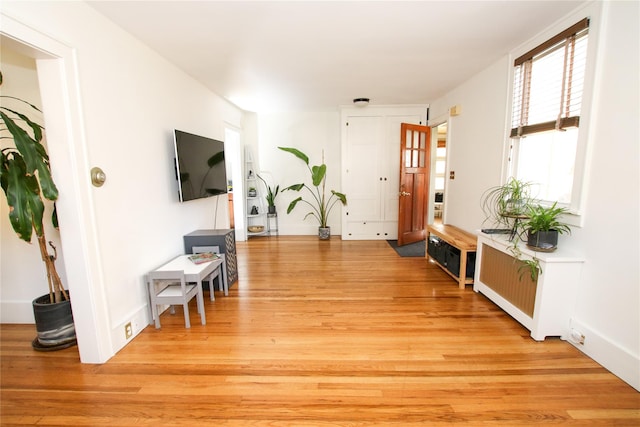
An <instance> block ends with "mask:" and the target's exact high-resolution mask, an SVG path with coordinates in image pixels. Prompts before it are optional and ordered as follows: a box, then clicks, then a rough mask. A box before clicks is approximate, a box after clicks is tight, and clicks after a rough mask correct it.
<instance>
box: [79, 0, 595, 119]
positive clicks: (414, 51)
mask: <svg viewBox="0 0 640 427" xmlns="http://www.w3.org/2000/svg"><path fill="white" fill-rule="evenodd" d="M89 3H90V5H91V6H92V7H93V8H95V9H96V10H97V11H99V12H100V13H102V14H103V15H105V16H106V17H108V18H109V19H111V20H112V21H114V22H115V23H116V24H118V25H119V26H121V27H122V28H124V29H125V30H126V31H128V32H129V33H131V34H133V35H134V36H136V37H137V38H139V39H140V40H142V41H143V42H144V43H145V44H147V45H148V46H150V47H151V48H152V49H154V50H155V51H157V52H158V53H159V54H160V55H162V56H163V57H165V58H166V59H168V60H169V61H170V62H172V63H174V64H175V65H177V66H178V67H179V68H181V69H183V70H184V71H185V72H186V73H188V74H190V75H191V76H193V77H194V78H195V79H197V80H198V81H200V82H202V83H203V84H204V85H205V86H207V87H209V88H210V89H211V90H212V91H214V92H216V93H217V94H219V95H221V96H223V97H225V98H227V99H229V100H230V101H231V102H233V103H234V104H236V105H238V106H239V107H241V108H243V109H245V110H249V111H259V112H266V111H274V110H303V111H304V110H335V109H337V107H338V106H339V105H347V104H351V102H352V99H353V98H358V97H367V98H371V105H374V104H381V105H382V104H385V105H386V104H423V103H429V102H432V101H433V100H435V99H437V98H438V97H440V96H442V95H443V94H445V93H447V92H448V91H450V90H451V89H453V88H454V87H456V86H457V85H459V84H460V83H462V82H464V81H465V80H467V79H469V78H470V77H471V76H473V75H474V74H476V73H478V72H479V71H481V70H482V69H484V68H485V67H487V66H488V65H490V64H492V63H493V62H495V61H496V60H497V59H498V58H500V57H502V56H504V55H505V54H507V53H508V52H509V51H510V50H511V49H513V48H514V47H516V46H518V45H520V44H521V43H522V42H524V41H526V40H528V39H529V38H531V37H533V36H534V35H536V34H537V33H539V32H540V31H541V30H543V29H544V28H546V27H547V26H549V25H550V24H552V23H554V22H555V21H557V20H558V19H559V18H561V17H563V16H564V15H566V14H567V13H568V12H570V11H572V10H573V9H575V8H576V7H579V6H580V5H581V4H583V3H584V1H542V0H536V1H513V0H512V1H408V2H404V1H315V2H311V1H285V2H276V1H254V2H248V1H154V0H147V1H90V2H89Z"/></svg>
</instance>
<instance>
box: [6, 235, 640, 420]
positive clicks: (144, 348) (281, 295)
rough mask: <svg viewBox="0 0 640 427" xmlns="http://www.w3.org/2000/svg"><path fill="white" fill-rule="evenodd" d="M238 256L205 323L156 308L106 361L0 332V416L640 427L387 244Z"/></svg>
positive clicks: (274, 242) (266, 241) (619, 393)
mask: <svg viewBox="0 0 640 427" xmlns="http://www.w3.org/2000/svg"><path fill="white" fill-rule="evenodd" d="M238 259H239V272H240V279H239V282H238V283H236V284H234V285H233V287H232V288H231V289H230V293H229V296H228V297H224V296H223V295H222V294H219V293H217V295H216V301H215V302H210V301H209V300H208V298H207V297H206V296H205V305H206V315H207V325H206V326H202V325H201V324H200V321H199V318H198V317H197V313H196V309H195V304H192V307H191V310H190V312H191V316H192V317H191V322H192V327H191V329H185V328H184V319H183V315H182V311H181V309H180V308H177V309H176V313H175V315H171V314H169V313H168V312H166V313H165V314H163V315H162V329H159V330H156V329H155V328H154V327H153V326H149V327H147V328H146V329H145V330H144V331H143V332H142V333H141V334H140V335H138V336H137V337H136V338H135V339H134V340H133V341H132V342H131V343H130V344H129V345H127V346H126V347H125V348H124V349H122V350H121V351H120V352H119V353H118V354H117V355H116V356H114V357H113V358H112V359H111V360H110V361H109V362H108V363H105V364H103V365H83V364H80V363H79V358H78V351H77V348H70V349H67V350H63V351H59V352H55V353H39V352H35V351H33V350H32V349H31V347H30V341H31V339H32V338H33V336H34V334H35V332H34V330H35V329H34V327H33V326H32V325H2V327H1V329H0V332H1V333H2V337H1V347H0V356H1V363H2V366H1V375H2V377H1V379H0V381H1V399H2V402H1V407H0V409H1V413H0V420H1V424H2V425H69V426H71V425H73V426H129V425H162V426H168V425H171V426H197V425H215V426H359V425H420V426H424V425H427V426H428V425H496V424H499V425H505V426H519V425H533V424H536V425H538V424H552V425H590V426H591V425H603V426H605V425H606V426H609V425H628V426H637V425H639V424H640V409H639V408H640V393H638V392H637V391H635V390H634V389H633V388H632V387H630V386H629V385H627V384H625V383H624V382H623V381H621V380H620V379H618V378H616V377H615V376H614V375H612V374H611V373H609V372H608V371H607V370H605V369H603V368H602V367H601V366H599V365H598V364H597V363H595V362H594V361H592V360H591V359H589V358H588V357H586V356H585V355H583V354H582V353H581V352H580V351H578V350H577V349H575V348H574V347H572V346H571V345H569V344H567V343H565V342H563V341H561V340H560V339H558V338H548V339H547V340H545V341H544V342H536V341H534V340H532V339H531V338H530V337H529V334H528V331H527V330H525V329H524V328H523V327H522V326H520V324H518V323H517V322H516V321H515V320H513V319H512V318H511V317H509V316H508V315H507V314H505V313H504V312H503V311H501V310H500V309H499V308H498V307H497V306H495V305H494V304H493V303H491V302H490V301H489V300H487V299H486V298H485V297H483V296H482V295H480V294H476V293H474V292H473V290H472V289H471V287H470V286H467V288H466V289H464V290H460V289H458V287H457V285H456V283H455V282H454V281H453V280H452V279H451V278H450V277H449V276H447V275H446V274H444V273H443V272H442V271H441V270H440V269H439V268H437V267H436V266H434V265H430V264H428V263H427V262H426V261H425V260H424V259H423V258H400V257H398V256H397V255H396V253H395V252H394V251H393V250H392V249H391V248H390V247H389V246H388V245H387V243H386V242H384V241H380V242H377V241H366V242H362V241H361V242H347V241H341V240H340V239H339V238H334V239H332V240H331V241H329V242H320V241H318V240H317V239H316V238H314V237H270V238H256V239H252V240H250V241H249V242H241V243H239V244H238ZM140 286H142V283H141V284H140Z"/></svg>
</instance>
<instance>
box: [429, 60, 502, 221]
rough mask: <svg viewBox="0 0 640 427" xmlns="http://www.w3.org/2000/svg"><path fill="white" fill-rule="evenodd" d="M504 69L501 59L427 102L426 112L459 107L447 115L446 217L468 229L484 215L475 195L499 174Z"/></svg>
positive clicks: (438, 113)
mask: <svg viewBox="0 0 640 427" xmlns="http://www.w3.org/2000/svg"><path fill="white" fill-rule="evenodd" d="M508 70H509V68H508V62H507V58H503V59H501V60H500V61H497V62H496V63H494V64H493V65H492V66H490V67H489V68H487V69H485V70H484V71H482V72H481V73H479V74H477V75H475V76H474V77H473V78H472V79H470V80H469V81H467V82H465V83H464V84H462V85H460V86H458V87H457V88H455V89H454V90H452V91H451V92H449V93H448V94H446V95H445V96H444V97H442V98H440V99H438V100H436V101H435V102H433V103H431V107H430V110H429V116H430V117H441V116H443V115H445V116H446V114H447V112H448V110H449V108H450V107H453V106H454V105H457V106H459V107H460V109H461V113H460V115H458V116H452V117H449V119H448V122H449V134H448V137H447V171H453V172H455V179H450V178H449V173H448V172H447V173H446V174H445V179H446V180H447V182H446V187H445V188H446V193H447V197H446V198H447V200H446V202H445V204H446V207H445V218H444V220H445V222H446V223H449V224H455V225H457V226H458V227H460V228H462V229H465V230H468V231H472V232H473V231H474V230H476V229H478V228H480V224H481V223H482V221H483V219H484V217H483V213H482V210H481V208H480V197H479V194H482V192H483V191H485V190H486V189H487V188H489V187H491V186H493V185H496V183H498V182H500V178H501V175H502V169H503V167H502V149H503V145H504V129H505V120H506V115H505V105H506V103H507V81H508Z"/></svg>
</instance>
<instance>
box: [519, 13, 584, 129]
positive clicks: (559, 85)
mask: <svg viewBox="0 0 640 427" xmlns="http://www.w3.org/2000/svg"><path fill="white" fill-rule="evenodd" d="M588 31H589V19H588V18H587V19H584V20H582V21H580V22H578V23H577V24H575V25H573V26H571V27H570V28H568V29H566V30H565V31H563V32H562V33H560V34H558V35H556V36H555V37H553V38H551V39H549V40H547V41H546V42H545V43H543V44H541V45H540V46H537V47H536V48H534V49H532V50H530V51H529V52H527V53H525V54H524V55H522V56H520V57H519V58H518V59H516V60H515V61H514V66H515V74H514V90H513V115H512V121H511V134H510V136H511V137H512V138H513V137H516V138H517V137H522V136H526V135H528V134H532V133H537V132H545V131H550V130H564V129H567V128H570V127H578V126H579V125H580V107H581V104H582V87H583V84H584V73H585V66H586V57H587V39H588V37H587V36H588Z"/></svg>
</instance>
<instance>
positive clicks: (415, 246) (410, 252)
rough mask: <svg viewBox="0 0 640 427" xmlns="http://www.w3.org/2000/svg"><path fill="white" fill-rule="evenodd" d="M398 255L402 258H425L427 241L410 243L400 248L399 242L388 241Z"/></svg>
mask: <svg viewBox="0 0 640 427" xmlns="http://www.w3.org/2000/svg"><path fill="white" fill-rule="evenodd" d="M387 243H389V246H391V247H392V248H393V249H394V250H395V251H396V253H397V254H398V255H400V256H401V257H424V256H425V252H426V240H422V241H420V242H415V243H410V244H408V245H404V246H398V241H397V240H387Z"/></svg>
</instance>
